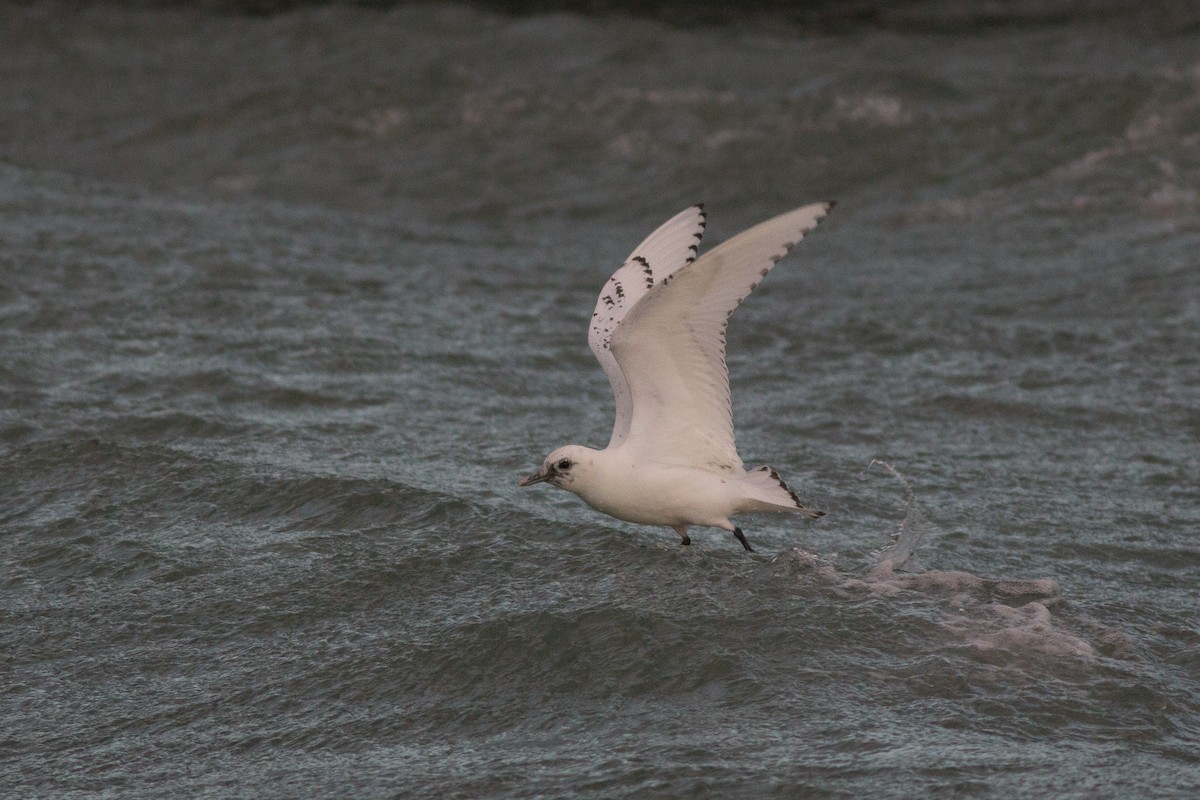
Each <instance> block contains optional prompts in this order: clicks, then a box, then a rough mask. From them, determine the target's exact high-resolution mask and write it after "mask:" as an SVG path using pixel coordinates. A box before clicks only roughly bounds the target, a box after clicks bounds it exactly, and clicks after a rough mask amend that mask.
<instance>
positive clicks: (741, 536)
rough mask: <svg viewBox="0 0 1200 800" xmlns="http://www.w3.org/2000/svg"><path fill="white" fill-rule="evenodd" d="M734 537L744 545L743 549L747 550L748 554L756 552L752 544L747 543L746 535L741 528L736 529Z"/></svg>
mask: <svg viewBox="0 0 1200 800" xmlns="http://www.w3.org/2000/svg"><path fill="white" fill-rule="evenodd" d="M733 535H734V536H736V537H737V540H738V541H739V542H741V543H742V547H744V548H746V550H747V551H748V552H751V553H753V552H754V548H753V547H751V546H750V543H749V542H747V541H746V534H744V533H742V529H741V528H734V529H733Z"/></svg>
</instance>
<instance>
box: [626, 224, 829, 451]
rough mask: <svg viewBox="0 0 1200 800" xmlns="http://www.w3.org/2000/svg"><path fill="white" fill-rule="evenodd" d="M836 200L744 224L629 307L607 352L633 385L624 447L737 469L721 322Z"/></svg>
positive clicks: (628, 383)
mask: <svg viewBox="0 0 1200 800" xmlns="http://www.w3.org/2000/svg"><path fill="white" fill-rule="evenodd" d="M832 206H833V204H832V203H814V204H813V205H808V206H804V207H803V208H798V209H796V210H795V211H789V212H788V213H786V214H782V215H780V216H778V217H775V218H774V219H770V220H767V221H766V222H763V223H761V224H759V225H756V226H755V227H753V228H750V229H749V230H747V231H743V232H742V233H740V234H738V235H737V236H734V237H733V238H732V239H729V240H728V241H725V242H723V243H722V244H720V245H719V246H717V247H715V248H713V249H712V250H710V251H709V252H707V253H705V254H704V255H703V256H702V257H701V258H700V259H699V260H697V261H696V262H695V263H692V264H691V265H690V266H687V267H686V268H685V269H680V270H678V271H677V272H675V274H673V275H671V276H668V277H667V278H665V279H663V280H662V281H660V282H657V283H655V285H654V286H653V287H652V288H651V289H650V290H649V291H647V292H646V293H645V296H644V297H642V298H641V301H640V302H638V303H637V305H636V306H635V307H633V308H631V309H630V310H629V311H628V313H626V315H625V317H624V319H623V320H622V321H621V323H620V325H618V326H617V328H616V330H615V331H613V334H612V341H611V350H610V351H611V353H612V354H613V356H615V360H616V362H617V365H618V366H619V368H620V371H621V373H622V375H623V377H624V380H625V382H626V384H627V386H628V389H629V396H630V400H631V403H632V413H631V415H630V423H629V431H628V437H627V438H626V439H625V446H626V447H628V448H633V449H634V451H635V453H636V454H637V458H639V459H645V460H648V461H657V462H659V463H673V464H683V465H688V466H695V467H702V468H705V469H711V470H717V471H736V470H739V469H741V467H742V460H741V459H740V458H739V457H738V454H737V448H736V446H735V445H734V441H733V414H732V408H731V405H730V399H729V373H728V371H727V370H726V367H725V326H726V324H727V321H728V319H729V315H730V314H732V313H733V310H734V309H735V308H737V307H738V305H739V304H740V303H741V302H742V300H744V299H745V297H746V295H748V294H750V291H751V290H752V289H753V288H754V287H755V286H757V285H758V282H759V281H761V280H762V279H763V276H765V275H766V274H767V273H768V272H770V270H771V268H772V267H774V266H775V263H776V262H777V261H779V259H781V258H783V256H784V255H786V254H787V252H788V251H789V250H791V249H792V247H793V246H794V245H795V244H796V243H797V242H799V241H800V240H801V239H803V238H804V235H805V234H807V233H808V232H809V231H811V230H812V229H813V228H814V227H816V225H817V223H818V222H820V221H821V219H822V218H823V217H824V216H825V215H826V214H827V213H829V209H830V208H832ZM614 386H615V383H614Z"/></svg>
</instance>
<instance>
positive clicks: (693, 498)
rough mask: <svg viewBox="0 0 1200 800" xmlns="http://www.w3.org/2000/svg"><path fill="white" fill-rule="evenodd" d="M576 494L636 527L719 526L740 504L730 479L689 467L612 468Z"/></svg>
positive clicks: (733, 478)
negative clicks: (633, 523) (636, 524)
mask: <svg viewBox="0 0 1200 800" xmlns="http://www.w3.org/2000/svg"><path fill="white" fill-rule="evenodd" d="M608 466H609V468H608V469H605V470H604V471H603V472H601V473H598V474H597V475H596V476H595V480H591V481H588V483H587V485H585V486H581V487H578V488H577V490H576V491H577V493H578V494H579V496H580V497H581V498H583V500H584V501H585V502H586V503H587V504H588V505H590V506H592V507H593V508H595V509H597V510H598V511H603V512H604V513H605V514H608V515H609V516H612V517H616V518H617V519H623V520H625V521H627V522H636V523H639V524H642V525H667V526H672V527H673V526H677V525H720V524H721V523H723V522H726V521H727V520H728V517H729V515H730V514H732V513H733V511H734V509H735V508H736V507H737V505H738V502H739V501H740V500H741V499H742V491H741V486H740V482H739V481H738V480H737V477H736V476H735V475H733V474H732V473H730V474H728V475H719V474H716V473H712V472H708V471H705V470H700V469H695V468H693V467H678V466H669V465H661V464H612V465H608Z"/></svg>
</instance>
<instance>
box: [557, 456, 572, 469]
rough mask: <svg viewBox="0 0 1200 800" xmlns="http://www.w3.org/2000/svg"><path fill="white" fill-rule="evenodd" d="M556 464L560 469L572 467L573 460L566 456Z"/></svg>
mask: <svg viewBox="0 0 1200 800" xmlns="http://www.w3.org/2000/svg"><path fill="white" fill-rule="evenodd" d="M554 466H556V467H558V468H559V469H570V468H571V461H570V459H567V458H564V459H563V460H562V461H559V462H558V463H557V464H555V465H554Z"/></svg>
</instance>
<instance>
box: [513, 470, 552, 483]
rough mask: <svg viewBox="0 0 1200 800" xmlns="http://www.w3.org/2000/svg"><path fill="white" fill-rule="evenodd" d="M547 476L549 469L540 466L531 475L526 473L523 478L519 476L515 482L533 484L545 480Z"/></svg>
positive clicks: (548, 475)
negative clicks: (518, 480) (519, 479)
mask: <svg viewBox="0 0 1200 800" xmlns="http://www.w3.org/2000/svg"><path fill="white" fill-rule="evenodd" d="M549 477H550V470H548V469H546V468H545V467H542V468H541V469H539V470H538V471H537V472H535V473H533V474H532V475H526V476H525V477H524V478H521V481H520V483H518V484H517V486H533V485H534V484H535V483H541V482H542V481H544V480H547V479H548V478H549Z"/></svg>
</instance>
